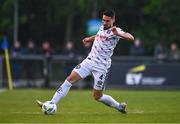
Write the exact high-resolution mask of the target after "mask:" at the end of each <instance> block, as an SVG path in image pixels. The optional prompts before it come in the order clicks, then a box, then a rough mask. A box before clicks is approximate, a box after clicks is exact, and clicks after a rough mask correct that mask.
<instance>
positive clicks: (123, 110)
mask: <svg viewBox="0 0 180 124" xmlns="http://www.w3.org/2000/svg"><path fill="white" fill-rule="evenodd" d="M126 108H127V104H126V103H119V108H118V111H119V112H121V113H122V114H126V113H127V111H126Z"/></svg>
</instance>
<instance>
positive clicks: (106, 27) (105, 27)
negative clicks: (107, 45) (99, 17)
mask: <svg viewBox="0 0 180 124" xmlns="http://www.w3.org/2000/svg"><path fill="white" fill-rule="evenodd" d="M103 26H104V30H107V29H109V28H111V26H110V25H103Z"/></svg>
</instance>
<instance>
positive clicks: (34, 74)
mask: <svg viewBox="0 0 180 124" xmlns="http://www.w3.org/2000/svg"><path fill="white" fill-rule="evenodd" d="M106 9H114V10H115V12H116V23H115V25H117V26H118V27H121V28H122V29H123V30H124V31H127V32H130V33H131V34H133V35H134V37H135V41H134V42H127V41H124V40H120V42H119V44H118V45H117V47H116V49H115V51H114V56H113V58H112V59H113V63H112V68H111V71H110V73H109V76H108V79H107V87H116V88H118V87H121V88H122V87H131V88H132V87H133V88H178V87H179V86H180V78H179V77H178V74H180V51H179V47H180V35H179V34H180V28H179V22H180V4H179V1H178V0H171V1H170V0H0V39H1V41H0V42H1V44H2V42H3V36H6V37H7V41H8V50H9V54H10V64H11V72H12V79H13V86H14V87H15V88H19V87H56V86H57V85H59V84H60V83H62V82H63V80H64V79H65V78H66V76H67V75H68V74H69V73H70V72H71V70H72V69H73V68H74V67H75V66H76V65H77V64H78V63H80V62H81V61H82V60H83V59H84V58H85V57H86V56H87V54H88V52H89V50H90V48H85V47H84V46H83V45H82V42H81V40H82V39H83V38H84V37H86V36H90V35H94V34H96V32H97V30H98V28H99V26H100V25H101V16H102V13H103V11H104V10H106ZM7 81H8V80H7V69H6V62H5V58H4V50H3V49H2V48H0V88H5V87H7ZM84 82H86V83H84ZM92 85H93V79H92V78H91V77H89V78H87V79H85V80H83V81H82V82H80V83H79V84H77V86H75V87H77V88H89V87H92Z"/></svg>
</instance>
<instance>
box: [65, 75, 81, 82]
mask: <svg viewBox="0 0 180 124" xmlns="http://www.w3.org/2000/svg"><path fill="white" fill-rule="evenodd" d="M80 79H81V77H80V76H79V75H78V74H77V73H76V72H71V74H70V75H69V76H68V77H67V80H68V81H69V82H70V83H72V84H74V83H76V82H77V81H79V80H80Z"/></svg>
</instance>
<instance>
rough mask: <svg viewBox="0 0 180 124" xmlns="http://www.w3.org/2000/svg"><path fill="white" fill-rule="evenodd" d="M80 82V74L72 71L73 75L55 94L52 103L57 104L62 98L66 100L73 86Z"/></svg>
mask: <svg viewBox="0 0 180 124" xmlns="http://www.w3.org/2000/svg"><path fill="white" fill-rule="evenodd" d="M79 80H81V77H80V76H79V74H78V73H77V72H75V71H72V72H71V74H70V75H69V76H68V77H67V78H66V80H65V81H64V83H63V84H62V85H61V86H60V87H59V88H58V90H57V91H56V92H55V94H54V96H53V98H52V99H51V101H52V102H53V103H56V104H57V103H58V102H59V101H60V100H61V99H62V98H64V97H65V96H66V95H67V93H68V92H69V90H70V88H71V86H72V85H73V84H75V83H76V82H78V81H79Z"/></svg>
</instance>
